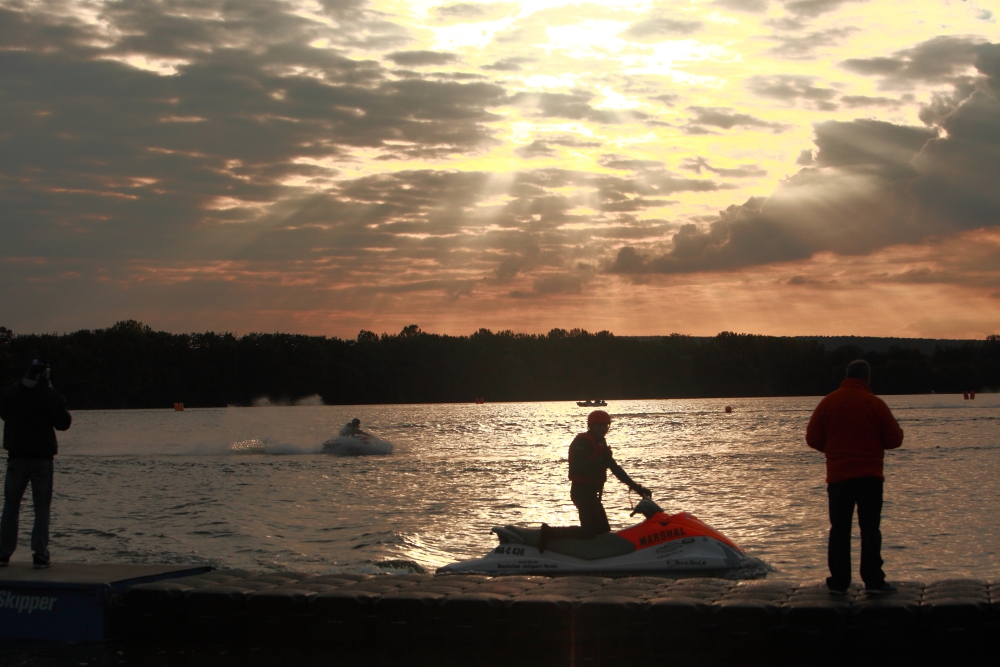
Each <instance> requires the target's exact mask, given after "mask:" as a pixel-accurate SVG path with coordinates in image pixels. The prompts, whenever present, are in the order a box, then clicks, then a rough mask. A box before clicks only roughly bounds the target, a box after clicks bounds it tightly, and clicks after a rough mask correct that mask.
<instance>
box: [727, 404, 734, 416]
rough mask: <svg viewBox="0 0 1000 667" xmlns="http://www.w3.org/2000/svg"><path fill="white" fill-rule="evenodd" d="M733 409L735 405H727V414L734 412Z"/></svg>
mask: <svg viewBox="0 0 1000 667" xmlns="http://www.w3.org/2000/svg"><path fill="white" fill-rule="evenodd" d="M732 411H733V406H731V405H727V406H726V414H729V413H730V412H732Z"/></svg>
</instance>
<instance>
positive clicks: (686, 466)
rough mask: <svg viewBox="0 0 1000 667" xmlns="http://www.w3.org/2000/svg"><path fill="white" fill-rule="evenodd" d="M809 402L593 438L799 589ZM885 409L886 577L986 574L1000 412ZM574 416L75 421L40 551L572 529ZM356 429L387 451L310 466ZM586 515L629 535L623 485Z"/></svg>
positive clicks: (435, 547) (79, 552) (359, 542)
mask: <svg viewBox="0 0 1000 667" xmlns="http://www.w3.org/2000/svg"><path fill="white" fill-rule="evenodd" d="M817 400H818V399H815V398H788V399H726V400H721V399H720V400H657V401H652V400H650V401H621V402H611V404H610V405H609V406H608V408H607V410H608V411H609V412H610V413H611V414H612V418H613V424H612V428H611V431H610V433H609V435H608V442H609V444H610V445H611V446H612V447H613V448H614V451H615V456H616V458H617V459H618V460H619V462H620V463H621V464H622V466H623V467H624V468H625V469H626V470H628V471H629V473H630V475H632V477H633V478H634V479H635V480H636V481H638V482H640V483H642V484H643V485H645V486H648V487H650V488H651V489H653V491H654V493H655V496H656V498H657V500H658V502H659V503H660V504H661V505H662V506H663V507H664V509H666V510H668V511H679V510H688V511H691V512H693V513H694V514H696V515H697V516H698V517H699V518H701V519H703V520H705V521H707V522H708V523H710V524H712V525H713V526H715V527H716V528H718V529H720V530H721V531H723V532H724V533H725V534H727V535H728V536H730V537H731V538H733V539H734V540H736V541H737V542H738V543H740V544H742V545H743V546H744V548H746V549H747V550H748V551H749V552H750V553H751V554H753V555H755V556H758V557H761V558H763V559H765V560H766V561H768V562H769V563H771V564H772V565H773V566H774V567H776V568H778V569H779V570H780V571H781V572H782V573H783V574H784V575H787V576H791V577H800V578H816V577H819V576H820V575H821V574H822V573H823V572H824V571H825V545H826V529H827V528H826V526H827V524H826V495H825V485H824V483H823V474H824V463H823V457H822V455H819V454H817V453H815V452H813V451H811V450H809V449H808V448H807V447H806V446H805V443H804V432H805V424H806V422H807V421H808V418H809V415H810V413H811V411H812V408H813V407H814V406H815V404H816V402H817ZM887 402H888V403H889V404H890V407H892V409H893V411H894V412H895V414H896V415H897V417H898V418H899V419H900V422H901V424H902V426H903V428H904V430H906V434H907V435H906V441H905V442H904V445H903V448H902V449H901V450H898V451H895V452H892V453H890V454H889V456H888V458H887V465H886V472H887V476H888V482H887V485H886V506H885V511H884V513H883V517H884V518H883V530H884V534H885V552H886V553H885V557H886V560H887V565H886V569H887V572H889V573H890V576H891V577H901V576H906V577H910V578H923V577H926V578H930V577H931V576H939V575H940V574H942V573H947V574H949V575H955V576H979V577H990V576H996V573H997V572H998V570H1000V568H998V567H997V565H998V556H997V552H996V549H995V544H997V542H998V540H997V538H998V537H1000V529H998V528H997V527H996V526H995V522H994V521H993V516H995V514H996V513H997V511H998V510H1000V491H996V490H995V489H996V486H995V479H996V478H997V473H998V472H1000V471H998V469H997V468H998V466H1000V457H998V451H997V450H998V448H997V440H996V420H997V418H998V417H1000V401H998V400H997V397H996V395H979V396H977V398H976V401H975V405H972V403H973V402H972V401H965V402H964V403H963V402H962V400H961V397H960V396H959V397H957V401H956V400H955V397H945V396H918V397H889V398H888V399H887ZM725 405H731V406H732V407H733V412H732V413H731V414H726V413H725V412H724V406H725ZM588 411H589V409H588V408H580V407H577V406H576V405H575V404H574V403H570V402H567V403H523V404H485V405H475V404H468V405H431V406H426V405H400V406H353V407H321V406H299V407H294V406H291V407H260V408H228V409H220V410H190V409H189V410H186V411H184V412H183V413H175V412H173V411H166V410H163V411H94V412H78V413H76V414H75V420H76V422H75V424H74V427H73V429H72V430H70V431H69V432H67V433H66V435H65V436H64V437H62V440H61V451H62V455H61V456H60V458H59V460H58V462H57V465H58V468H57V470H58V472H57V482H56V500H55V502H54V506H53V530H54V536H53V549H54V553H56V554H58V556H57V557H62V558H66V557H68V558H70V559H74V560H90V561H102V560H104V561H107V560H118V561H121V560H126V561H163V560H167V561H169V562H210V563H213V564H216V565H220V566H226V567H245V568H251V569H261V568H288V569H294V570H300V571H308V572H326V571H330V570H335V569H344V568H346V569H359V568H366V567H372V562H373V561H383V560H386V559H396V560H409V561H414V562H416V563H419V564H420V565H421V566H423V567H426V568H433V567H437V566H439V565H443V564H445V563H447V562H450V561H452V560H456V559H459V558H473V557H478V556H481V555H482V554H483V553H485V551H486V550H487V549H489V548H490V547H491V546H492V545H493V544H494V538H493V537H492V536H491V535H490V533H489V529H490V527H491V526H493V525H496V524H504V523H525V524H538V523H541V522H546V523H549V524H553V525H557V524H561V525H568V524H571V523H575V521H576V510H575V508H574V507H573V505H572V503H571V502H570V499H569V483H568V481H567V479H566V475H567V462H566V453H567V448H568V446H569V443H570V441H571V440H572V438H573V437H574V435H575V434H576V433H578V432H580V431H582V430H584V429H585V420H586V415H587V413H588ZM355 415H357V416H360V417H361V418H362V420H363V422H364V423H365V425H366V429H368V430H371V432H373V433H374V434H376V435H377V436H379V437H381V438H384V439H385V440H388V441H390V442H392V443H394V444H395V445H396V449H395V453H394V454H393V455H391V456H387V457H381V458H374V457H359V458H347V457H333V456H329V455H324V454H322V453H321V443H322V442H323V441H324V440H326V439H327V438H329V437H330V436H331V435H332V434H334V433H335V432H336V430H337V429H338V428H339V426H340V425H342V424H343V423H344V422H345V421H346V420H348V419H349V418H351V417H353V416H355ZM634 500H635V499H634V497H633V502H634ZM604 503H605V507H606V508H607V510H608V515H609V519H610V520H611V524H612V527H613V528H614V529H619V528H622V527H624V526H626V525H631V524H632V523H634V519H629V517H628V511H629V509H628V508H629V506H630V504H629V497H628V491H627V489H626V488H625V487H624V486H623V485H620V484H618V483H617V482H616V481H614V480H611V481H609V483H608V486H607V492H606V494H605V501H604ZM967 526H975V530H974V531H968V530H965V528H964V527H967ZM94 531H99V534H98V533H95V532H94ZM856 551H857V547H856V546H855V557H856ZM935 573H936V574H935Z"/></svg>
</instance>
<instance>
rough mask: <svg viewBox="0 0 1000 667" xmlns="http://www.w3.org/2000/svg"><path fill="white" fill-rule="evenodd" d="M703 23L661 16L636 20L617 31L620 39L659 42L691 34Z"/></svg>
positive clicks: (702, 26)
mask: <svg viewBox="0 0 1000 667" xmlns="http://www.w3.org/2000/svg"><path fill="white" fill-rule="evenodd" d="M704 27H705V24H704V23H703V22H702V21H679V20H677V19H669V18H663V17H651V18H647V19H643V20H641V21H636V22H635V23H633V24H632V25H630V26H629V27H628V28H626V29H625V30H623V31H622V32H620V33H618V36H619V37H621V38H622V39H625V40H629V41H633V42H661V41H663V40H666V39H671V38H674V37H679V36H680V37H683V36H686V35H692V34H694V33H696V32H698V31H699V30H701V29H702V28H704Z"/></svg>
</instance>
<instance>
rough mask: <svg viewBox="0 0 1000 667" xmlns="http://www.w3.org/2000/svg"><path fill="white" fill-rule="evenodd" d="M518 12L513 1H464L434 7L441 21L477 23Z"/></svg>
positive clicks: (438, 19) (437, 17) (435, 13)
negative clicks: (480, 2)
mask: <svg viewBox="0 0 1000 667" xmlns="http://www.w3.org/2000/svg"><path fill="white" fill-rule="evenodd" d="M517 12H518V6H517V4H516V3H513V2H493V3H483V4H472V3H468V2H462V3H458V4H454V5H442V6H440V7H435V8H434V9H433V14H434V17H435V19H437V21H438V22H439V23H450V24H454V23H477V22H480V21H495V20H497V19H502V18H506V17H508V16H513V15H514V14H516V13H517Z"/></svg>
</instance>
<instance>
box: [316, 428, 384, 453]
mask: <svg viewBox="0 0 1000 667" xmlns="http://www.w3.org/2000/svg"><path fill="white" fill-rule="evenodd" d="M323 453H324V454H338V455H340V456H366V455H373V454H374V455H380V454H392V443H391V442H388V441H386V440H381V439H379V438H376V437H375V436H374V435H371V434H370V433H364V434H357V435H338V436H337V437H335V438H330V439H329V440H327V441H326V442H324V443H323Z"/></svg>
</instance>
